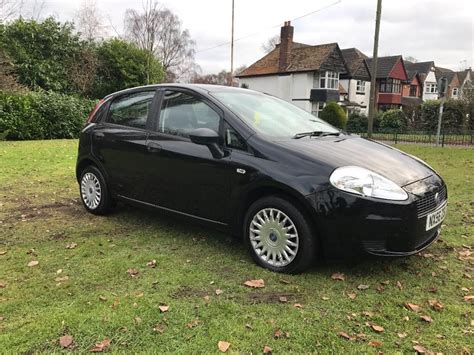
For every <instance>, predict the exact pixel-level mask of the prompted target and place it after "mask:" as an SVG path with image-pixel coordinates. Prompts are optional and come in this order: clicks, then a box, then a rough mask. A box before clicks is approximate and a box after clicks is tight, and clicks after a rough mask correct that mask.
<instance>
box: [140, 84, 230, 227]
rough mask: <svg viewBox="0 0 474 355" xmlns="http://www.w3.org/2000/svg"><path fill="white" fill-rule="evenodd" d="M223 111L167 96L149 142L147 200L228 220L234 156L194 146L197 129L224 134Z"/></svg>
mask: <svg viewBox="0 0 474 355" xmlns="http://www.w3.org/2000/svg"><path fill="white" fill-rule="evenodd" d="M222 123H223V122H222V112H221V111H220V110H219V108H217V107H215V106H214V105H213V104H212V103H210V102H208V101H206V99H204V98H201V97H198V96H196V95H194V94H192V93H190V92H186V91H179V90H166V91H165V92H164V96H163V100H162V104H161V110H160V114H159V119H158V122H157V127H155V130H154V132H152V133H150V135H149V137H148V140H147V147H148V151H147V154H146V157H145V164H146V166H147V187H146V193H145V196H144V198H145V199H146V202H149V203H152V204H154V205H158V206H160V207H163V208H165V209H170V210H173V211H178V212H181V213H185V214H189V215H192V216H196V217H199V218H203V219H206V220H211V221H214V222H219V223H224V224H227V223H228V222H229V214H230V211H229V205H230V203H229V195H230V177H231V174H232V170H231V169H232V168H231V166H230V163H229V157H228V156H225V155H224V157H214V156H213V155H212V153H211V151H210V150H209V148H208V147H207V146H204V145H198V144H195V143H192V142H191V140H190V139H189V133H190V132H191V131H192V130H194V129H196V128H204V127H205V128H210V129H213V130H215V131H216V132H218V133H219V132H221V130H222V128H221V126H222Z"/></svg>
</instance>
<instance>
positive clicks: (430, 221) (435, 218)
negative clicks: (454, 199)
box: [426, 203, 448, 231]
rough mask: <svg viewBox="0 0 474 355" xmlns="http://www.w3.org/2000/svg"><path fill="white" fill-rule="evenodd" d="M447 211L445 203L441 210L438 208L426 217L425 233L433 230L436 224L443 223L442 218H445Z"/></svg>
mask: <svg viewBox="0 0 474 355" xmlns="http://www.w3.org/2000/svg"><path fill="white" fill-rule="evenodd" d="M447 209H448V204H447V203H445V204H444V205H443V206H442V207H441V208H438V209H437V210H436V211H434V212H432V213H430V214H429V215H428V216H426V230H427V231H429V230H430V229H433V228H434V227H436V226H437V225H438V224H440V223H441V222H443V219H444V217H446V211H447Z"/></svg>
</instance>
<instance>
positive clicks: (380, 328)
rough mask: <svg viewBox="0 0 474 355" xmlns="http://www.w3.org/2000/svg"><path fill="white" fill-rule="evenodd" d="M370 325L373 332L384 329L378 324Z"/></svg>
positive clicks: (379, 331)
mask: <svg viewBox="0 0 474 355" xmlns="http://www.w3.org/2000/svg"><path fill="white" fill-rule="evenodd" d="M370 327H371V328H372V330H373V331H374V332H377V333H382V332H384V331H385V329H384V328H383V327H382V326H380V325H376V324H371V325H370Z"/></svg>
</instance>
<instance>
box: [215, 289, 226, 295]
mask: <svg viewBox="0 0 474 355" xmlns="http://www.w3.org/2000/svg"><path fill="white" fill-rule="evenodd" d="M223 292H224V291H222V290H221V289H217V290H216V295H217V296H219V295H222V293H223Z"/></svg>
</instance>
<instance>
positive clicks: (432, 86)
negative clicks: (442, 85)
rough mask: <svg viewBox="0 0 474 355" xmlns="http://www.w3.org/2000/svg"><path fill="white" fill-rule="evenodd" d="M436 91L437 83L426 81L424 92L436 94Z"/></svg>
mask: <svg viewBox="0 0 474 355" xmlns="http://www.w3.org/2000/svg"><path fill="white" fill-rule="evenodd" d="M437 92H438V85H437V84H436V83H426V85H425V93H427V94H436V93H437Z"/></svg>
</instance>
